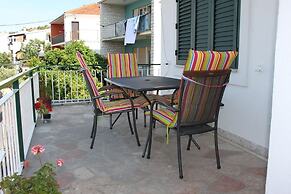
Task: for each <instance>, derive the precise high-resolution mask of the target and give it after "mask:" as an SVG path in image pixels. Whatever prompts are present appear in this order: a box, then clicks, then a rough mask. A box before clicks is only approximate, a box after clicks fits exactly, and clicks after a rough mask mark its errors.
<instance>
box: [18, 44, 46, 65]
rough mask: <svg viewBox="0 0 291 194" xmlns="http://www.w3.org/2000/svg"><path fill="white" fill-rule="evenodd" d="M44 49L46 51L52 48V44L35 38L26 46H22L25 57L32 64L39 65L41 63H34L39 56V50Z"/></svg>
mask: <svg viewBox="0 0 291 194" xmlns="http://www.w3.org/2000/svg"><path fill="white" fill-rule="evenodd" d="M41 49H43V50H44V51H47V50H50V45H49V44H45V42H44V41H41V40H38V39H35V40H30V41H29V42H28V43H27V44H26V45H25V46H23V47H22V49H21V52H23V53H24V55H23V59H24V60H25V61H26V62H27V64H29V65H30V66H37V65H39V63H36V64H34V62H35V61H36V60H35V59H36V58H39V56H38V55H39V51H41Z"/></svg>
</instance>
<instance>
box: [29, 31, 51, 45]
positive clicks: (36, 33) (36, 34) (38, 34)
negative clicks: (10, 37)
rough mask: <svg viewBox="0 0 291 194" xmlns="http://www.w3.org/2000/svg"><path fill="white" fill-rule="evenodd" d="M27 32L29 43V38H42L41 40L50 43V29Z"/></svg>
mask: <svg viewBox="0 0 291 194" xmlns="http://www.w3.org/2000/svg"><path fill="white" fill-rule="evenodd" d="M25 34H26V41H25V43H28V42H29V40H34V39H38V40H41V41H45V42H46V43H49V36H48V34H50V29H46V30H34V31H31V32H25Z"/></svg>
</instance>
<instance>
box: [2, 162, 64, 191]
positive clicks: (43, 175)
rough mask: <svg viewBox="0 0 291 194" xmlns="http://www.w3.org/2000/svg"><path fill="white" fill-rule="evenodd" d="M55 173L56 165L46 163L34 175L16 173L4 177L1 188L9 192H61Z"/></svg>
mask: <svg viewBox="0 0 291 194" xmlns="http://www.w3.org/2000/svg"><path fill="white" fill-rule="evenodd" d="M55 175H56V174H55V167H54V166H53V165H52V164H50V163H46V164H44V165H43V166H42V167H41V168H40V169H39V170H38V171H36V172H35V173H34V175H33V176H32V177H29V178H26V177H23V176H21V175H17V174H14V175H13V176H10V177H6V178H4V180H3V181H2V182H0V188H1V189H3V190H4V191H5V193H7V194H24V193H29V194H48V193H50V194H60V193H61V192H59V191H58V187H59V186H58V183H57V181H56V179H55Z"/></svg>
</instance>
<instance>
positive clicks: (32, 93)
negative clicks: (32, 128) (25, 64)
mask: <svg viewBox="0 0 291 194" xmlns="http://www.w3.org/2000/svg"><path fill="white" fill-rule="evenodd" d="M29 77H30V83H31V100H32V116H33V121H34V123H36V115H35V107H34V103H35V101H34V82H33V71H31V72H29Z"/></svg>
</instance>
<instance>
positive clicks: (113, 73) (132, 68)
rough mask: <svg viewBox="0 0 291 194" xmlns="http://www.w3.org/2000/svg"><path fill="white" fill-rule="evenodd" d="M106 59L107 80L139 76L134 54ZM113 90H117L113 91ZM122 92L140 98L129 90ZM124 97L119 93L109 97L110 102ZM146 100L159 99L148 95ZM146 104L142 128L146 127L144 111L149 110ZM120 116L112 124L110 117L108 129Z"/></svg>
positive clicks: (109, 55)
mask: <svg viewBox="0 0 291 194" xmlns="http://www.w3.org/2000/svg"><path fill="white" fill-rule="evenodd" d="M107 59H108V78H122V77H137V76H139V73H138V64H137V59H136V54H135V53H124V54H121V53H117V54H113V53H108V54H107ZM114 90H119V89H118V88H117V89H113V91H114ZM124 91H125V92H126V93H127V95H128V96H130V97H131V98H137V97H139V96H140V94H139V93H138V92H135V91H132V90H129V89H124ZM124 98H125V96H124V95H123V94H122V93H121V94H120V93H119V94H112V95H110V100H111V101H114V100H120V99H124ZM148 98H149V99H150V100H153V99H157V98H159V96H158V95H154V94H150V95H148ZM160 100H162V99H160ZM147 106H148V103H147V104H145V105H144V106H143V107H142V109H143V110H144V126H145V127H146V115H145V113H146V111H148V110H149V109H148V108H147ZM120 116H121V113H120V114H119V115H118V116H117V117H116V119H115V120H114V121H113V122H112V115H110V129H112V128H113V126H114V124H115V123H116V121H117V120H118V119H119V117H120ZM137 117H138V109H136V119H137Z"/></svg>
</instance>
